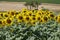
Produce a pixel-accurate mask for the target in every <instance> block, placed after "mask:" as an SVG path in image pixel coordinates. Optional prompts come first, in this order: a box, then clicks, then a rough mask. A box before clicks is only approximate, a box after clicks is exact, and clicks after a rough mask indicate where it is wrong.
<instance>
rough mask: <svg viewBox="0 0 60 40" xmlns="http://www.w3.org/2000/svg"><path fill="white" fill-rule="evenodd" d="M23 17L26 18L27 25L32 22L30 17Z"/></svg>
mask: <svg viewBox="0 0 60 40" xmlns="http://www.w3.org/2000/svg"><path fill="white" fill-rule="evenodd" d="M23 17H24V22H25V23H29V22H30V20H31V17H29V16H23Z"/></svg>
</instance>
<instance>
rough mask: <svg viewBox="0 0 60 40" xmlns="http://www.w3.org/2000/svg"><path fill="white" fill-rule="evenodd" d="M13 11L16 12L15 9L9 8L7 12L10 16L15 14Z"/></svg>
mask: <svg viewBox="0 0 60 40" xmlns="http://www.w3.org/2000/svg"><path fill="white" fill-rule="evenodd" d="M15 13H16V11H14V10H11V11H9V12H8V14H9V15H10V16H11V17H14V16H15Z"/></svg>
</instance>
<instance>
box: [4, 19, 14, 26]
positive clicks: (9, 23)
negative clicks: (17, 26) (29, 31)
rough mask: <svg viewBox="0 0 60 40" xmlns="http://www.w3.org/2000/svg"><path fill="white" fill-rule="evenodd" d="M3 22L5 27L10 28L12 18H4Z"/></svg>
mask: <svg viewBox="0 0 60 40" xmlns="http://www.w3.org/2000/svg"><path fill="white" fill-rule="evenodd" d="M5 22H6V25H7V26H10V25H12V24H13V19H12V18H6V19H5Z"/></svg>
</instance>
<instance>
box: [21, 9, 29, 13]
mask: <svg viewBox="0 0 60 40" xmlns="http://www.w3.org/2000/svg"><path fill="white" fill-rule="evenodd" d="M28 11H29V10H27V9H26V8H23V9H22V11H21V12H22V13H27V12H28Z"/></svg>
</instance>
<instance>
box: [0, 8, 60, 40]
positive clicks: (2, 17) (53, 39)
mask: <svg viewBox="0 0 60 40" xmlns="http://www.w3.org/2000/svg"><path fill="white" fill-rule="evenodd" d="M0 40H60V14H57V15H56V14H55V12H53V11H50V10H42V9H40V10H28V9H25V8H23V9H22V10H21V11H15V10H10V11H6V12H0Z"/></svg>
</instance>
